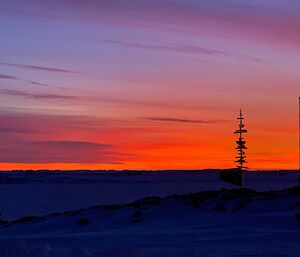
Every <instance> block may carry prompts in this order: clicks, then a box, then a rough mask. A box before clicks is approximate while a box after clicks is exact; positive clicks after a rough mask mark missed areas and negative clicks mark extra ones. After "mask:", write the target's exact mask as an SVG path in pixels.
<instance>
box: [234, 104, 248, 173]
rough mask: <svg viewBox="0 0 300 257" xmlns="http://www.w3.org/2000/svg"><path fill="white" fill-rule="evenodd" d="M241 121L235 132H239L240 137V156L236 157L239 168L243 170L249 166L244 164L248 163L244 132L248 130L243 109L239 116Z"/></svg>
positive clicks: (238, 149) (238, 143)
mask: <svg viewBox="0 0 300 257" xmlns="http://www.w3.org/2000/svg"><path fill="white" fill-rule="evenodd" d="M237 119H238V120H239V121H240V122H239V129H237V130H236V131H235V132H234V134H238V135H239V138H238V140H237V141H236V143H237V147H236V149H237V152H238V156H237V157H236V160H235V162H236V163H238V165H237V169H238V170H240V171H242V170H245V169H247V167H245V166H244V164H245V163H247V161H246V154H245V150H246V149H247V147H246V141H245V139H244V138H243V134H244V133H247V130H246V129H245V125H244V122H243V120H244V117H243V113H242V110H240V115H239V117H238V118H237Z"/></svg>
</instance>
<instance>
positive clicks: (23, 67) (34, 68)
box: [0, 62, 78, 73]
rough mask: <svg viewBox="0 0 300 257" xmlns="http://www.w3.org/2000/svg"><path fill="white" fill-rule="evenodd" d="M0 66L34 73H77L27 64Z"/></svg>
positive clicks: (5, 64) (2, 63)
mask: <svg viewBox="0 0 300 257" xmlns="http://www.w3.org/2000/svg"><path fill="white" fill-rule="evenodd" d="M0 65H4V66H9V67H15V68H21V69H27V70H36V71H46V72H58V73H78V72H77V71H73V70H66V69H61V68H52V67H45V66H36V65H27V64H16V63H7V62H0Z"/></svg>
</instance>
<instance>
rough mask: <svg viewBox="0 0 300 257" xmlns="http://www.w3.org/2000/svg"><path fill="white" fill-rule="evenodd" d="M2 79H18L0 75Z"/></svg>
mask: <svg viewBox="0 0 300 257" xmlns="http://www.w3.org/2000/svg"><path fill="white" fill-rule="evenodd" d="M0 79H17V78H16V77H14V76H11V75H6V74H0Z"/></svg>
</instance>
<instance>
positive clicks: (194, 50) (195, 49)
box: [101, 39, 230, 56]
mask: <svg viewBox="0 0 300 257" xmlns="http://www.w3.org/2000/svg"><path fill="white" fill-rule="evenodd" d="M101 41H102V42H104V43H108V44H113V45H119V46H124V47H133V48H140V49H146V50H156V51H169V52H179V53H189V54H204V55H211V56H214V55H219V56H230V54H229V53H226V52H223V51H219V50H215V49H210V48H205V47H201V46H195V45H184V44H178V45H154V44H147V43H138V42H129V41H121V40H110V39H103V40H101Z"/></svg>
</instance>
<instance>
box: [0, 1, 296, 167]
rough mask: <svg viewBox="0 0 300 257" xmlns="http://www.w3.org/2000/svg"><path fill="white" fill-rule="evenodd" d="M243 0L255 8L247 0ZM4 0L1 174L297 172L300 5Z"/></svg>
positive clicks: (0, 20) (0, 9) (0, 22)
mask: <svg viewBox="0 0 300 257" xmlns="http://www.w3.org/2000/svg"><path fill="white" fill-rule="evenodd" d="M246 2H247V3H246ZM22 3H23V1H22V0H2V1H0V28H1V34H2V35H1V38H0V99H1V101H0V162H1V163H0V169H5V170H6V169H9V170H10V169H118V170H121V169H202V168H229V167H233V166H234V165H235V164H234V156H235V154H236V151H235V138H236V136H235V135H234V134H233V131H234V130H235V129H236V128H237V123H238V121H237V120H236V118H237V116H238V114H239V109H240V108H242V109H243V113H244V116H245V123H246V126H247V129H248V134H247V135H246V138H247V145H248V148H249V150H248V151H247V156H248V161H249V164H248V166H249V167H250V168H251V169H273V168H274V169H296V168H298V148H297V146H298V141H297V136H298V113H297V112H298V106H297V104H298V102H297V99H298V95H299V93H300V91H299V89H300V86H299V85H300V76H299V67H300V33H299V31H300V2H299V1H297V0H285V1H282V0H265V1H259V0H253V1H242V0H226V1H218V0H216V1H197V0H169V1H167V0H154V1H150V0H110V1H97V0H86V1H71V0H60V1H58V0H54V1H53V0H52V1H37V0H28V1H26V5H25V4H22Z"/></svg>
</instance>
